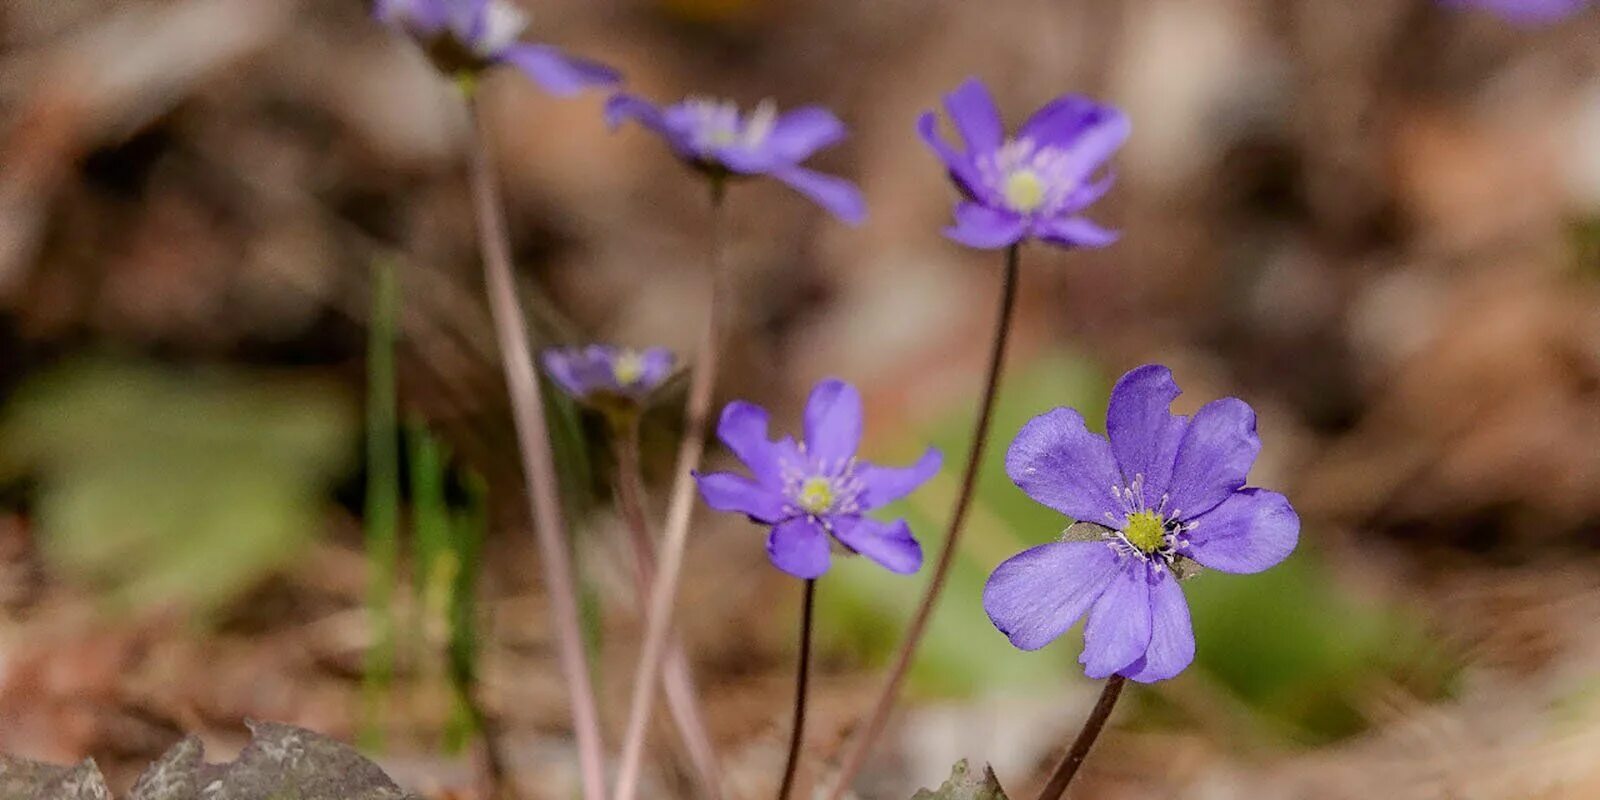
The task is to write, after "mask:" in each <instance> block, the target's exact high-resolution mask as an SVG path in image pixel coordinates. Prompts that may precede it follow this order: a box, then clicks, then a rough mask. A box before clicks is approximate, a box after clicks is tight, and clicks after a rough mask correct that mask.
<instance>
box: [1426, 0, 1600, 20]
mask: <svg viewBox="0 0 1600 800" xmlns="http://www.w3.org/2000/svg"><path fill="white" fill-rule="evenodd" d="M1441 2H1443V3H1444V4H1445V5H1447V6H1454V7H1457V8H1481V9H1483V10H1485V11H1490V12H1493V13H1495V14H1498V15H1500V16H1501V17H1503V18H1505V19H1506V20H1508V21H1510V22H1515V23H1519V24H1524V25H1545V24H1549V23H1552V22H1559V21H1561V20H1563V19H1566V18H1567V17H1570V16H1572V15H1573V14H1576V13H1578V12H1580V11H1582V10H1584V9H1585V8H1588V7H1589V4H1590V0H1441Z"/></svg>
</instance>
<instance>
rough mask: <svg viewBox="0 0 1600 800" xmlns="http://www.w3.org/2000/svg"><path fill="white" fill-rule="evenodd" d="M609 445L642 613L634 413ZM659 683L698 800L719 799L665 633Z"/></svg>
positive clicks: (708, 750)
mask: <svg viewBox="0 0 1600 800" xmlns="http://www.w3.org/2000/svg"><path fill="white" fill-rule="evenodd" d="M611 444H612V447H613V448H614V449H615V451H616V461H617V508H618V510H619V511H621V513H622V518H623V521H624V522H626V523H627V526H628V531H629V533H630V534H632V535H631V536H630V537H629V538H630V539H631V541H632V544H633V556H634V558H633V563H634V570H633V578H634V584H635V587H636V589H637V594H636V595H635V597H636V598H637V600H638V603H639V607H640V610H641V611H643V610H644V601H645V596H646V595H647V594H648V593H649V591H650V581H651V579H652V578H653V577H654V575H655V571H656V552H655V536H654V535H653V534H652V533H651V531H650V525H649V522H647V521H646V514H645V507H646V504H645V491H644V477H643V470H642V469H641V467H640V459H639V418H638V416H637V415H635V416H631V417H629V418H628V419H626V420H619V421H616V422H615V424H613V425H612V426H611ZM661 684H662V692H663V693H664V694H665V695H666V698H667V711H668V712H669V713H671V714H672V722H673V725H674V726H676V727H677V729H678V737H679V738H680V739H682V740H683V748H684V750H685V751H686V752H687V753H688V754H689V762H690V764H691V765H693V767H694V771H695V776H696V777H697V778H698V779H699V781H700V797H701V798H703V800H720V798H721V797H722V770H721V769H720V768H719V767H718V765H717V752H716V748H715V747H714V746H713V745H712V744H711V735H710V734H709V733H707V732H706V721H705V717H704V716H702V715H701V713H700V698H699V693H698V692H697V691H696V690H695V686H694V673H693V671H692V670H690V668H689V659H688V657H687V656H686V655H684V649H683V642H682V641H680V640H679V639H678V637H677V636H676V635H671V636H670V637H669V638H668V640H667V663H666V664H665V665H663V667H662V673H661Z"/></svg>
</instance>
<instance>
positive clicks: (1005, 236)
mask: <svg viewBox="0 0 1600 800" xmlns="http://www.w3.org/2000/svg"><path fill="white" fill-rule="evenodd" d="M1027 231H1028V221H1027V220H1025V219H1023V218H1022V217H1020V216H1018V215H1016V214H1013V213H1011V212H1009V211H1001V210H999V209H995V208H990V207H989V206H985V205H981V204H978V203H957V204H956V224H955V225H954V226H953V227H950V228H945V230H944V235H945V236H948V237H949V238H951V239H954V240H955V241H958V242H960V243H962V244H964V245H966V246H968V247H976V248H978V249H980V250H993V249H996V248H1000V247H1010V246H1011V245H1014V244H1016V243H1017V242H1018V241H1019V240H1021V239H1022V237H1023V235H1024V234H1025V233H1027Z"/></svg>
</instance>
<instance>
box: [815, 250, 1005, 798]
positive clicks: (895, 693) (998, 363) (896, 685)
mask: <svg viewBox="0 0 1600 800" xmlns="http://www.w3.org/2000/svg"><path fill="white" fill-rule="evenodd" d="M1020 261H1021V245H1020V244H1015V245H1012V246H1011V247H1010V248H1009V249H1008V250H1007V251H1006V266H1005V276H1004V278H1002V285H1001V289H1000V311H999V315H998V317H997V319H996V320H995V327H994V339H993V341H992V344H991V346H990V350H989V374H988V377H987V379H986V380H985V381H984V386H983V396H982V399H980V400H979V401H978V420H977V423H976V425H975V426H974V428H973V433H972V447H971V449H969V450H968V451H967V465H966V470H965V471H964V472H963V473H962V475H961V489H960V491H959V492H958V493H957V494H956V505H955V509H954V510H953V511H951V512H950V526H949V530H948V531H947V532H946V533H945V539H944V548H943V549H942V550H940V551H939V560H938V562H936V563H935V564H934V567H933V577H932V578H931V579H930V580H929V582H928V588H927V590H926V591H925V592H923V595H922V602H921V603H919V604H918V605H917V610H916V613H914V614H913V615H912V617H911V623H910V625H908V626H907V628H906V635H905V639H904V640H903V641H902V642H901V643H900V650H899V652H898V653H896V655H895V660H894V664H893V665H891V666H890V667H889V676H888V678H887V679H886V680H885V681H884V684H883V691H882V692H881V693H879V695H878V701H877V703H875V704H874V705H873V707H872V713H871V714H870V715H869V716H868V717H867V719H866V722H865V723H863V724H862V726H861V732H860V733H859V734H857V735H856V738H855V741H854V743H853V744H852V745H851V748H850V750H849V751H848V753H847V754H846V755H845V757H844V760H843V766H842V767H840V769H839V777H838V779H837V783H835V784H834V787H833V791H832V792H831V793H830V794H829V795H828V797H829V798H830V800H841V799H842V798H843V797H844V796H845V794H846V793H847V792H849V791H850V784H851V783H852V782H853V781H854V780H855V777H856V775H857V774H859V773H860V772H861V768H862V767H863V766H865V764H866V761H867V756H868V755H870V754H871V752H872V746H873V744H875V743H876V742H877V740H878V737H879V736H881V735H883V728H884V726H885V725H886V724H887V723H888V721H889V712H891V711H893V710H894V706H895V703H896V702H897V701H898V700H899V698H900V687H901V685H902V684H904V683H905V678H906V673H907V672H908V671H909V670H910V669H911V662H912V660H913V659H914V657H915V656H916V654H917V647H918V646H919V645H920V644H921V643H922V636H923V634H925V633H927V629H928V621H929V620H930V619H932V618H933V609H934V607H935V606H936V605H937V603H938V601H939V594H940V592H942V591H944V584H945V579H946V578H948V577H949V575H950V567H951V566H952V565H954V564H955V557H956V551H957V548H958V546H959V545H960V543H961V532H962V528H963V524H964V523H965V522H966V519H967V511H968V510H969V509H970V508H971V506H972V496H973V493H974V491H975V489H976V487H977V480H978V468H979V467H980V466H981V465H982V464H983V453H984V449H985V446H986V445H987V444H988V442H989V424H990V422H991V421H992V420H993V417H994V403H995V398H996V397H998V396H999V394H1000V377H1001V374H1002V372H1003V367H1004V366H1005V357H1006V344H1007V342H1008V341H1009V340H1010V338H1011V322H1012V319H1011V318H1012V317H1013V316H1014V315H1015V309H1016V305H1017V280H1018V273H1019V271H1020V270H1019V262H1020Z"/></svg>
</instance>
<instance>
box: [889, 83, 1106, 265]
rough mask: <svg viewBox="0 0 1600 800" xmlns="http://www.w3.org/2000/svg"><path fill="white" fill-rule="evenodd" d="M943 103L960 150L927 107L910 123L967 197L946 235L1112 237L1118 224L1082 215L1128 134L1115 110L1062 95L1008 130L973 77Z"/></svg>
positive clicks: (1000, 241)
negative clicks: (943, 133)
mask: <svg viewBox="0 0 1600 800" xmlns="http://www.w3.org/2000/svg"><path fill="white" fill-rule="evenodd" d="M944 107H945V111H946V112H948V113H949V115H950V121H951V122H952V123H953V124H954V125H955V128H956V131H957V132H958V133H960V134H961V139H962V141H963V142H964V144H965V146H966V149H965V150H957V149H955V148H953V147H951V146H950V145H949V143H947V142H946V141H945V140H944V138H943V137H941V136H940V135H939V131H938V125H939V120H938V117H937V115H936V114H935V113H934V112H932V111H929V112H926V113H924V114H923V115H922V117H921V119H919V120H918V121H917V131H918V133H920V134H921V135H922V138H923V139H924V140H925V141H927V143H928V146H930V147H932V148H933V151H934V152H935V153H937V154H938V156H939V158H940V160H942V161H944V165H945V167H946V168H948V169H949V170H950V177H951V179H952V180H953V181H955V183H956V186H957V187H958V188H959V189H960V190H961V193H962V194H963V195H964V196H965V199H964V200H963V201H962V202H961V203H959V204H957V205H956V210H955V221H956V224H955V226H954V227H951V228H949V229H947V230H946V231H945V235H946V236H949V237H950V238H951V239H954V240H956V241H958V242H960V243H962V244H965V245H967V246H969V247H978V248H984V249H992V248H1000V247H1009V246H1011V245H1013V244H1016V243H1017V242H1020V241H1022V240H1024V239H1041V240H1043V241H1046V242H1050V243H1052V244H1057V245H1062V246H1065V247H1105V246H1106V245H1109V244H1111V243H1112V242H1115V241H1116V240H1117V234H1116V233H1114V232H1112V231H1108V230H1106V229H1105V228H1102V227H1100V226H1099V225H1096V224H1095V223H1093V222H1090V221H1089V220H1088V219H1086V218H1085V217H1083V216H1081V214H1082V212H1083V211H1084V209H1086V208H1088V207H1089V206H1090V204H1092V203H1094V201H1096V200H1099V199H1100V198H1101V197H1102V196H1104V195H1105V193H1106V192H1107V191H1108V190H1110V188H1111V183H1112V176H1111V175H1110V174H1109V173H1104V174H1102V169H1101V167H1102V166H1104V164H1105V163H1106V161H1107V160H1108V159H1109V158H1111V155H1112V154H1113V153H1115V152H1116V150H1117V148H1119V147H1121V146H1122V143H1123V142H1124V141H1126V140H1127V138H1128V133H1129V124H1128V118H1127V117H1126V116H1125V115H1124V114H1123V113H1122V112H1121V111H1118V110H1117V109H1115V108H1113V107H1111V106H1107V105H1102V104H1100V103H1096V102H1094V101H1093V100H1090V99H1088V98H1087V97H1083V96H1081V95H1065V96H1062V97H1058V98H1056V99H1055V100H1052V101H1050V102H1049V103H1048V104H1046V105H1045V106H1044V107H1043V108H1041V109H1039V110H1038V111H1036V112H1034V114H1033V116H1031V117H1029V118H1028V119H1027V121H1026V122H1023V123H1022V127H1020V128H1018V129H1017V132H1016V135H1015V136H1013V137H1012V138H1010V139H1007V138H1006V134H1005V125H1004V122H1003V121H1002V120H1001V118H1000V111H999V110H998V109H997V108H996V107H995V104H994V98H993V97H992V96H990V94H989V89H988V88H987V87H985V86H984V85H983V82H982V81H980V80H978V79H977V78H969V79H967V81H966V82H965V83H963V84H961V85H960V86H959V87H957V88H956V90H955V91H953V92H951V93H950V94H948V95H945V98H944Z"/></svg>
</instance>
